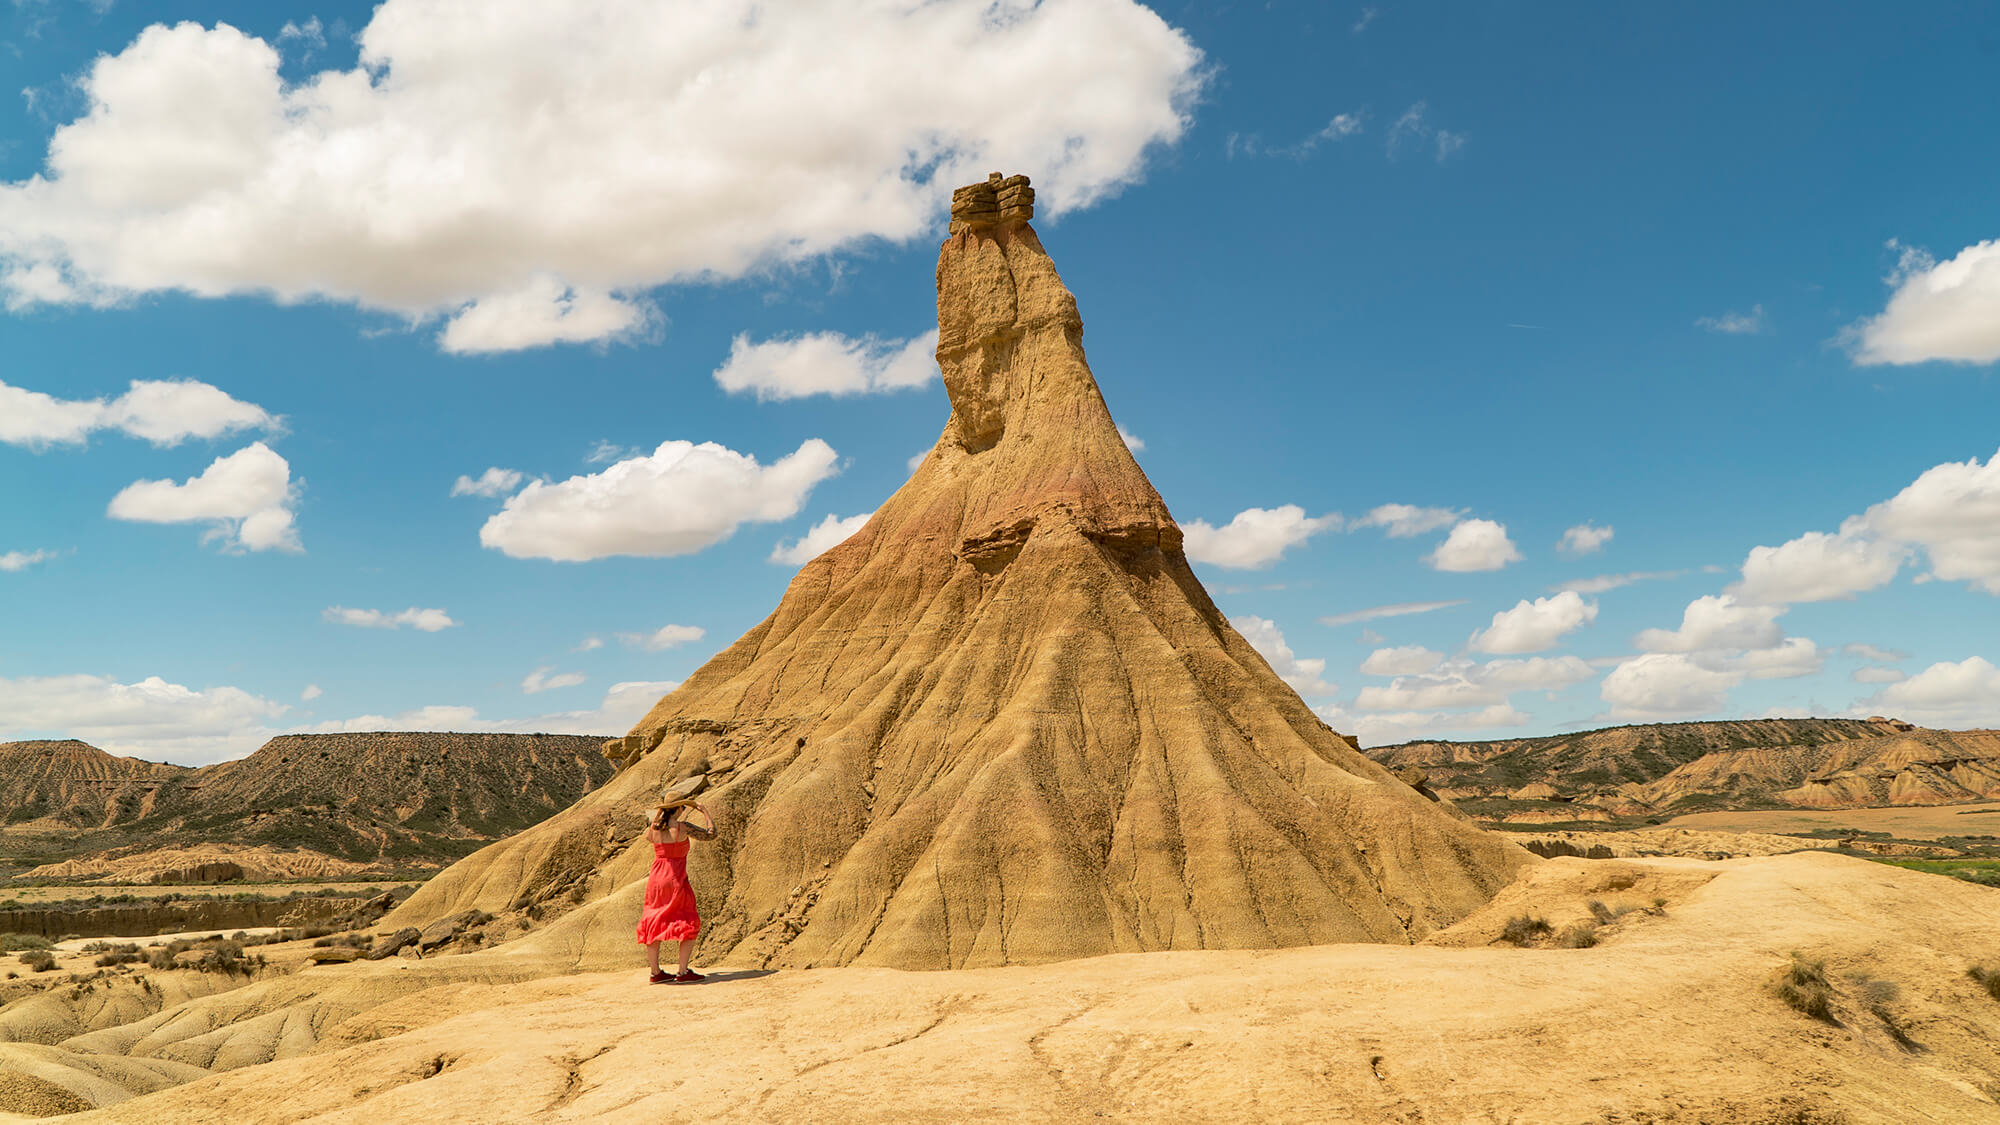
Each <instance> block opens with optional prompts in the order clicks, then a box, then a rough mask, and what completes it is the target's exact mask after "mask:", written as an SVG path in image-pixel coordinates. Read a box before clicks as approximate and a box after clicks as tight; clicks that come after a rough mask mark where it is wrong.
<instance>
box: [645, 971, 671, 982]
mask: <svg viewBox="0 0 2000 1125" xmlns="http://www.w3.org/2000/svg"><path fill="white" fill-rule="evenodd" d="M646 983H647V984H672V983H674V978H673V977H671V976H668V975H667V974H666V972H665V971H663V970H660V969H654V970H653V975H652V976H651V977H650V978H648V979H647V981H646Z"/></svg>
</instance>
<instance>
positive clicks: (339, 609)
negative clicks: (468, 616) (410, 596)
mask: <svg viewBox="0 0 2000 1125" xmlns="http://www.w3.org/2000/svg"><path fill="white" fill-rule="evenodd" d="M320 618H321V619H322V620H325V621H329V622H332V623H333V624H335V625H354V626H358V627H360V628H363V629H401V628H402V627H404V626H405V625H407V626H409V627H410V628H412V629H415V630H417V631H418V632H421V633H437V632H441V631H443V630H445V629H449V628H451V627H453V626H454V625H457V624H458V622H456V621H453V620H452V619H451V615H450V614H448V613H446V612H445V611H444V610H441V609H417V608H416V607H414V606H412V607H411V608H409V609H405V610H400V611H398V612H395V613H385V612H383V611H382V610H379V609H349V608H347V607H346V606H338V605H333V606H328V607H326V608H325V609H324V610H321V611H320Z"/></svg>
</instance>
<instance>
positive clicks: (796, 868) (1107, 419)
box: [395, 174, 1533, 969]
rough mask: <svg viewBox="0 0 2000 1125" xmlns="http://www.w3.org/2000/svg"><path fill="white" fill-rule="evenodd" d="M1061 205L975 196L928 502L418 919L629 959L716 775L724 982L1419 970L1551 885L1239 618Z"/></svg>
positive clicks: (714, 920)
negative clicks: (1052, 251) (1280, 661)
mask: <svg viewBox="0 0 2000 1125" xmlns="http://www.w3.org/2000/svg"><path fill="white" fill-rule="evenodd" d="M1033 202H1034V195H1033V190H1032V188H1030V187H1029V185H1028V180H1027V178H1026V177H1024V176H1012V177H1003V176H1000V175H998V174H995V175H994V176H990V177H988V179H987V180H986V181H984V182H982V183H977V184H971V185H968V186H966V187H963V188H960V189H959V190H958V191H956V192H954V193H953V195H952V212H951V225H950V236H949V237H948V238H947V239H946V240H945V242H944V244H943V246H942V247H941V248H940V251H939V255H938V265H937V321H938V344H937V360H938V365H939V367H940V369H941V370H942V372H943V374H944V383H945V388H946V391H947V393H948V394H949V396H950V401H951V415H950V417H949V418H948V419H947V420H946V421H945V425H944V428H943V431H942V432H941V434H940V435H939V437H938V440H937V443H936V445H935V447H934V448H933V449H932V451H931V453H930V454H929V455H928V456H927V457H926V458H925V459H924V460H923V461H922V463H921V464H920V466H919V467H918V468H917V469H916V470H915V473H914V475H913V476H912V477H911V478H910V480H909V481H908V482H907V483H906V484H904V485H903V487H902V488H901V489H899V490H898V491H897V492H896V493H895V494H894V495H893V496H891V497H889V498H888V500H887V501H886V502H884V503H883V504H882V506H881V507H880V509H879V510H877V511H876V513H875V514H874V516H873V517H871V518H870V519H869V521H868V522H867V524H866V525H865V526H863V527H862V528H861V530H859V531H858V532H856V533H855V534H854V535H853V536H852V537H850V538H849V539H848V540H847V541H846V542H844V543H841V544H840V545H838V546H836V547H834V548H832V549H830V550H828V551H827V552H826V553H824V554H822V555H820V556H819V557H818V558H816V559H814V560H812V561H811V562H810V563H808V564H807V565H806V566H805V567H804V568H802V569H801V570H800V571H799V573H798V575H797V576H796V577H795V578H794V579H793V580H792V583H791V585H790V587H789V588H788V589H787V590H786V592H785V595H784V597H783V599H782V600H781V601H780V602H779V604H778V606H777V608H776V610H775V611H773V612H772V614H771V615H770V617H768V618H767V619H766V620H765V621H764V622H763V623H762V624H759V625H758V626H757V627H756V628H754V629H752V630H751V631H750V632H749V633H747V634H745V635H744V636H743V637H742V639H740V640H739V641H737V642H736V643H735V644H734V645H732V646H730V647H729V648H728V649H727V650H725V651H723V652H722V653H721V654H719V655H717V656H716V657H715V658H713V659H712V660H711V661H709V663H708V664H707V665H705V666H704V667H702V668H701V669H700V670H699V671H697V672H696V673H695V674H694V675H693V676H691V677H689V678H688V680H687V681H686V683H685V684H684V685H683V686H682V687H681V688H680V689H678V690H677V691H675V692H674V693H672V694H671V695H668V696H667V697H666V698H664V699H662V700H661V701H660V702H659V704H658V705H657V706H655V707H654V708H653V709H652V711H651V712H650V713H649V714H648V715H647V716H646V717H645V718H644V719H643V720H641V721H640V723H639V724H638V726H636V727H635V728H634V729H633V730H632V732H631V733H630V734H628V735H627V736H625V737H623V738H620V739H616V740H613V741H612V742H611V743H609V744H607V745H606V748H605V753H606V754H607V755H608V756H610V757H612V758H613V759H615V760H616V761H618V762H620V763H622V765H623V769H622V771H621V772H620V774H619V775H618V776H617V777H616V778H614V779H613V780H611V781H610V782H609V783H607V784H606V785H605V786H604V787H603V788H602V789H599V790H597V791H595V792H593V793H592V794H591V795H590V796H588V797H586V798H584V800H583V801H582V802H580V803H579V804H578V805H577V806H576V807H575V808H572V809H570V810H568V811H567V812H565V813H563V814H561V815H560V816H557V817H555V818H554V819H552V820H550V821H549V822H548V823H546V824H543V825H540V826H538V827H536V828H534V829H531V830H530V831H527V832H524V833H522V834H520V835H519V836H516V837H514V838H512V839H510V840H507V841H504V842H502V843H500V844H497V845H494V846H492V847H489V848H487V849H485V850H484V851H482V852H480V853H479V854H477V855H475V856H472V857H471V858H469V859H468V860H466V861H464V862H462V863H460V864H457V865H455V866H454V867H452V868H450V869H448V870H446V871H444V872H442V873H440V874H439V875H438V876H437V877H436V878H434V879H432V880H431V881H430V883H428V884H427V885H426V886H425V887H424V888H423V889H422V890H420V891H419V892H418V893H417V894H416V895H415V896H413V897H412V899H411V900H410V901H409V902H408V903H407V904H405V906H404V907H403V908H402V909H401V910H400V911H399V913H398V915H397V917H396V919H395V921H396V922H398V923H399V924H406V925H422V924H424V923H425V922H426V921H427V920H429V919H431V918H437V917H445V916H449V915H451V914H453V913H455V912H458V911H463V910H467V909H474V908H477V909H483V910H489V911H498V910H501V909H504V908H506V907H508V906H509V905H515V906H518V905H520V904H522V903H541V904H544V905H543V907H542V908H543V909H545V910H546V909H557V910H562V909H568V907H567V905H566V904H569V903H576V904H579V905H580V907H581V908H580V909H576V910H574V912H573V913H571V914H569V915H568V916H566V917H564V918H563V919H562V920H561V921H560V922H558V923H556V925H555V926H554V927H552V928H551V929H549V930H548V931H547V932H546V933H545V934H544V935H543V936H542V938H541V939H539V940H543V941H546V942H549V943H567V944H564V945H563V948H564V949H565V950H567V951H568V952H567V953H566V955H569V956H578V955H581V956H584V957H585V958H587V959H595V958H599V957H603V958H611V959H616V958H621V957H625V956H628V955H629V954H628V952H627V951H628V949H629V946H630V943H631V919H632V918H633V917H634V916H636V914H637V910H638V905H637V903H638V899H637V897H636V896H637V895H638V894H639V889H640V885H641V883H642V882H643V876H644V875H645V871H646V865H647V863H648V862H649V861H650V859H651V855H650V851H649V849H646V848H645V847H644V846H643V844H642V843H639V842H635V841H636V840H637V836H638V830H639V827H640V820H641V818H642V817H643V816H644V809H645V806H646V805H647V804H649V803H650V802H651V801H652V800H653V799H655V798H656V797H657V795H658V794H659V793H660V792H661V790H662V788H663V787H665V786H667V785H669V784H671V783H674V782H677V781H681V780H683V779H689V778H694V777H697V776H698V777H699V778H700V781H699V782H698V784H700V785H702V786H704V787H705V791H704V792H703V794H702V796H701V800H702V802H703V803H704V804H705V805H706V806H707V807H708V808H709V809H710V810H711V811H712V812H713V813H714V815H715V817H716V819H717V820H718V821H719V822H720V825H721V828H722V836H721V842H720V843H719V844H718V845H715V846H707V847H699V848H696V849H695V852H694V855H693V858H692V859H691V860H690V870H691V871H692V872H693V878H694V882H695V886H696V889H697V892H698V894H699V895H700V896H701V899H702V902H703V904H704V912H705V914H706V916H707V919H708V921H707V925H706V928H705V929H704V931H703V938H702V941H703V944H702V948H701V950H700V951H699V956H700V957H701V958H702V960H703V963H721V964H725V965H740V966H805V965H839V964H849V963H855V964H871V965H886V966H895V967H901V968H925V969H942V968H955V967H966V966H979V965H1000V964H1020V963H1035V962H1046V961H1053V960H1057V959H1062V958H1071V957H1084V956H1091V955H1095V954H1101V953H1114V952H1136V951H1142V950H1164V949H1224V948H1239V949H1241V948H1273V947H1279V946H1292V945H1303V944H1311V943H1319V942H1335V941H1368V942H1395V943H1408V942H1414V941H1418V940H1421V939H1422V938H1423V937H1425V936H1426V935H1428V934H1431V933H1434V932H1436V931H1437V930H1439V929H1441V928H1443V927H1445V926H1448V925H1450V924H1452V923H1453V922H1455V921H1457V920H1458V919H1460V918H1463V917H1464V916H1465V915H1466V914H1467V913H1469V912H1470V911H1472V910H1475V909H1477V908H1478V907H1479V906H1480V905H1482V904H1483V903H1485V902H1486V901H1487V900H1488V899H1489V898H1490V897H1491V896H1492V895H1493V893H1494V892H1495V891H1496V890H1497V889H1498V888H1499V887H1501V886H1502V885H1504V884H1505V883H1506V882H1507V881H1508V879H1509V878H1510V877H1511V876H1512V874H1513V872H1514V871H1515V870H1516V869H1517V868H1518V867H1520V866H1521V865H1523V864H1527V863H1531V862H1533V859H1532V857H1530V856H1529V855H1528V853H1526V852H1525V851H1524V850H1522V849H1520V848H1518V847H1516V846H1515V845H1513V844H1511V843H1508V842H1506V841H1504V840H1502V839H1500V838H1498V837H1496V836H1494V835H1490V834H1488V833H1486V832H1484V831H1481V830H1479V829H1477V828H1476V827H1474V826H1473V825H1472V824H1470V823H1469V822H1468V821H1467V820H1466V819H1465V818H1464V817H1462V816H1460V815H1459V814H1457V813H1456V812H1455V810H1453V809H1452V808H1451V807H1450V806H1449V805H1448V804H1446V803H1443V802H1440V801H1437V800H1435V799H1433V798H1432V796H1430V795H1427V794H1426V793H1423V792H1419V791H1418V790H1417V789H1415V788H1413V787H1412V786H1411V785H1409V784H1406V783H1404V782H1403V781H1400V780H1398V779H1397V778H1396V777H1394V776H1392V775H1391V774H1390V773H1389V771H1387V770H1385V769H1383V768H1382V767H1381V766H1378V765H1376V764H1375V763H1373V762H1371V761H1369V760H1368V759H1367V758H1366V757H1364V756H1362V755H1361V754H1360V753H1358V752H1357V751H1356V750H1355V749H1354V746H1353V745H1352V743H1351V741H1350V740H1349V739H1346V738H1344V737H1343V736H1341V735H1339V734H1336V733H1335V732H1334V731H1332V730H1330V729H1328V727H1327V726H1326V725H1325V724H1324V723H1322V722H1321V721H1320V720H1319V718H1318V717H1317V716H1316V715H1314V714H1313V712H1312V710H1311V709H1310V708H1309V707H1307V706H1306V705H1305V704H1304V703H1303V702H1302V701H1301V700H1300V699H1299V697H1298V696H1297V694H1296V693H1294V692H1293V691H1292V689H1291V688H1290V687H1288V686H1286V685H1285V683H1284V682H1283V681H1282V680H1280V679H1279V678H1278V677H1277V676H1276V675H1275V674H1274V673H1273V672H1272V671H1271V669H1270V667H1269V666H1268V665H1267V664H1266V663H1265V661H1264V659H1263V658H1262V657H1261V656H1259V655H1258V654H1257V652H1256V650H1255V649H1253V648H1251V647H1250V645H1249V644H1248V643H1246V642H1245V641H1244V639H1243V638H1242V637H1241V636H1239V635H1238V634H1237V632H1236V631H1235V630H1234V629H1233V628H1231V626H1230V624H1229V622H1228V620H1227V619H1226V618H1225V617H1224V616H1223V614H1222V613H1220V612H1219V611H1218V610H1217V609H1216V607H1215V605H1214V603H1213V602H1212V601H1210V599H1209V596H1208V594H1207V592H1206V591H1205V590H1203V588H1202V585H1201V582H1200V581H1199V579H1197V578H1196V577H1195V575H1194V572H1193V571H1192V570H1191V569H1189V566H1188V562H1187V557H1186V555H1185V553H1184V552H1183V550H1182V538H1181V529H1180V527H1179V526H1178V525H1177V524H1176V523H1175V522H1174V519H1173V517H1172V515H1171V514H1170V513H1169V512H1168V510H1167V506H1166V504H1165V503H1164V502H1163V501H1162V500H1161V498H1160V496H1159V493H1158V492H1156V491H1155V490H1154V489H1153V486H1152V484H1151V483H1150V482H1149V481H1148V480H1147V479H1146V476H1145V474H1144V473H1143V472H1142V471H1141V470H1140V468H1139V466H1138V464H1137V463H1136V462H1135V461H1134V460H1133V459H1132V455H1131V453H1130V452H1129V451H1128V450H1127V448H1126V446H1125V443H1124V441H1123V440H1122V439H1121V438H1120V437H1119V435H1118V430H1117V427H1116V426H1115V425H1114V424H1113V422H1112V418H1111V414H1110V411H1109V410H1108V409H1107V408H1106V406H1105V402H1104V398H1103V396H1102V394H1101V393H1100V392H1099V389H1098V386H1097V382H1096V379H1095V378H1094V377H1093V376H1092V374H1091V371H1090V367H1089V365H1088V364H1087V362H1086V361H1085V359H1084V353H1083V346H1082V339H1083V321H1082V318H1081V316H1080V315H1079V314H1078V311H1077V305H1076V300H1075V298H1074V297H1073V296H1072V295H1071V293H1070V291H1069V290H1068V288H1067V287H1065V286H1064V284H1063V282H1062V279H1061V277H1060V276H1059V275H1058V274H1057V272H1056V269H1055V266H1054V263H1053V262H1051V261H1050V259H1049V256H1048V253H1047V251H1046V250H1044V248H1043V246H1042V244H1041V241H1040V239H1039V238H1038V237H1037V235H1036V233H1035V231H1034V228H1033V227H1032V226H1031V225H1030V223H1029V219H1030V218H1031V217H1032V215H1033ZM583 856H591V857H593V858H591V859H590V860H588V861H584V860H583V859H581V858H580V857H583ZM550 948H551V949H553V948H555V945H554V944H552V945H551V946H550Z"/></svg>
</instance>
